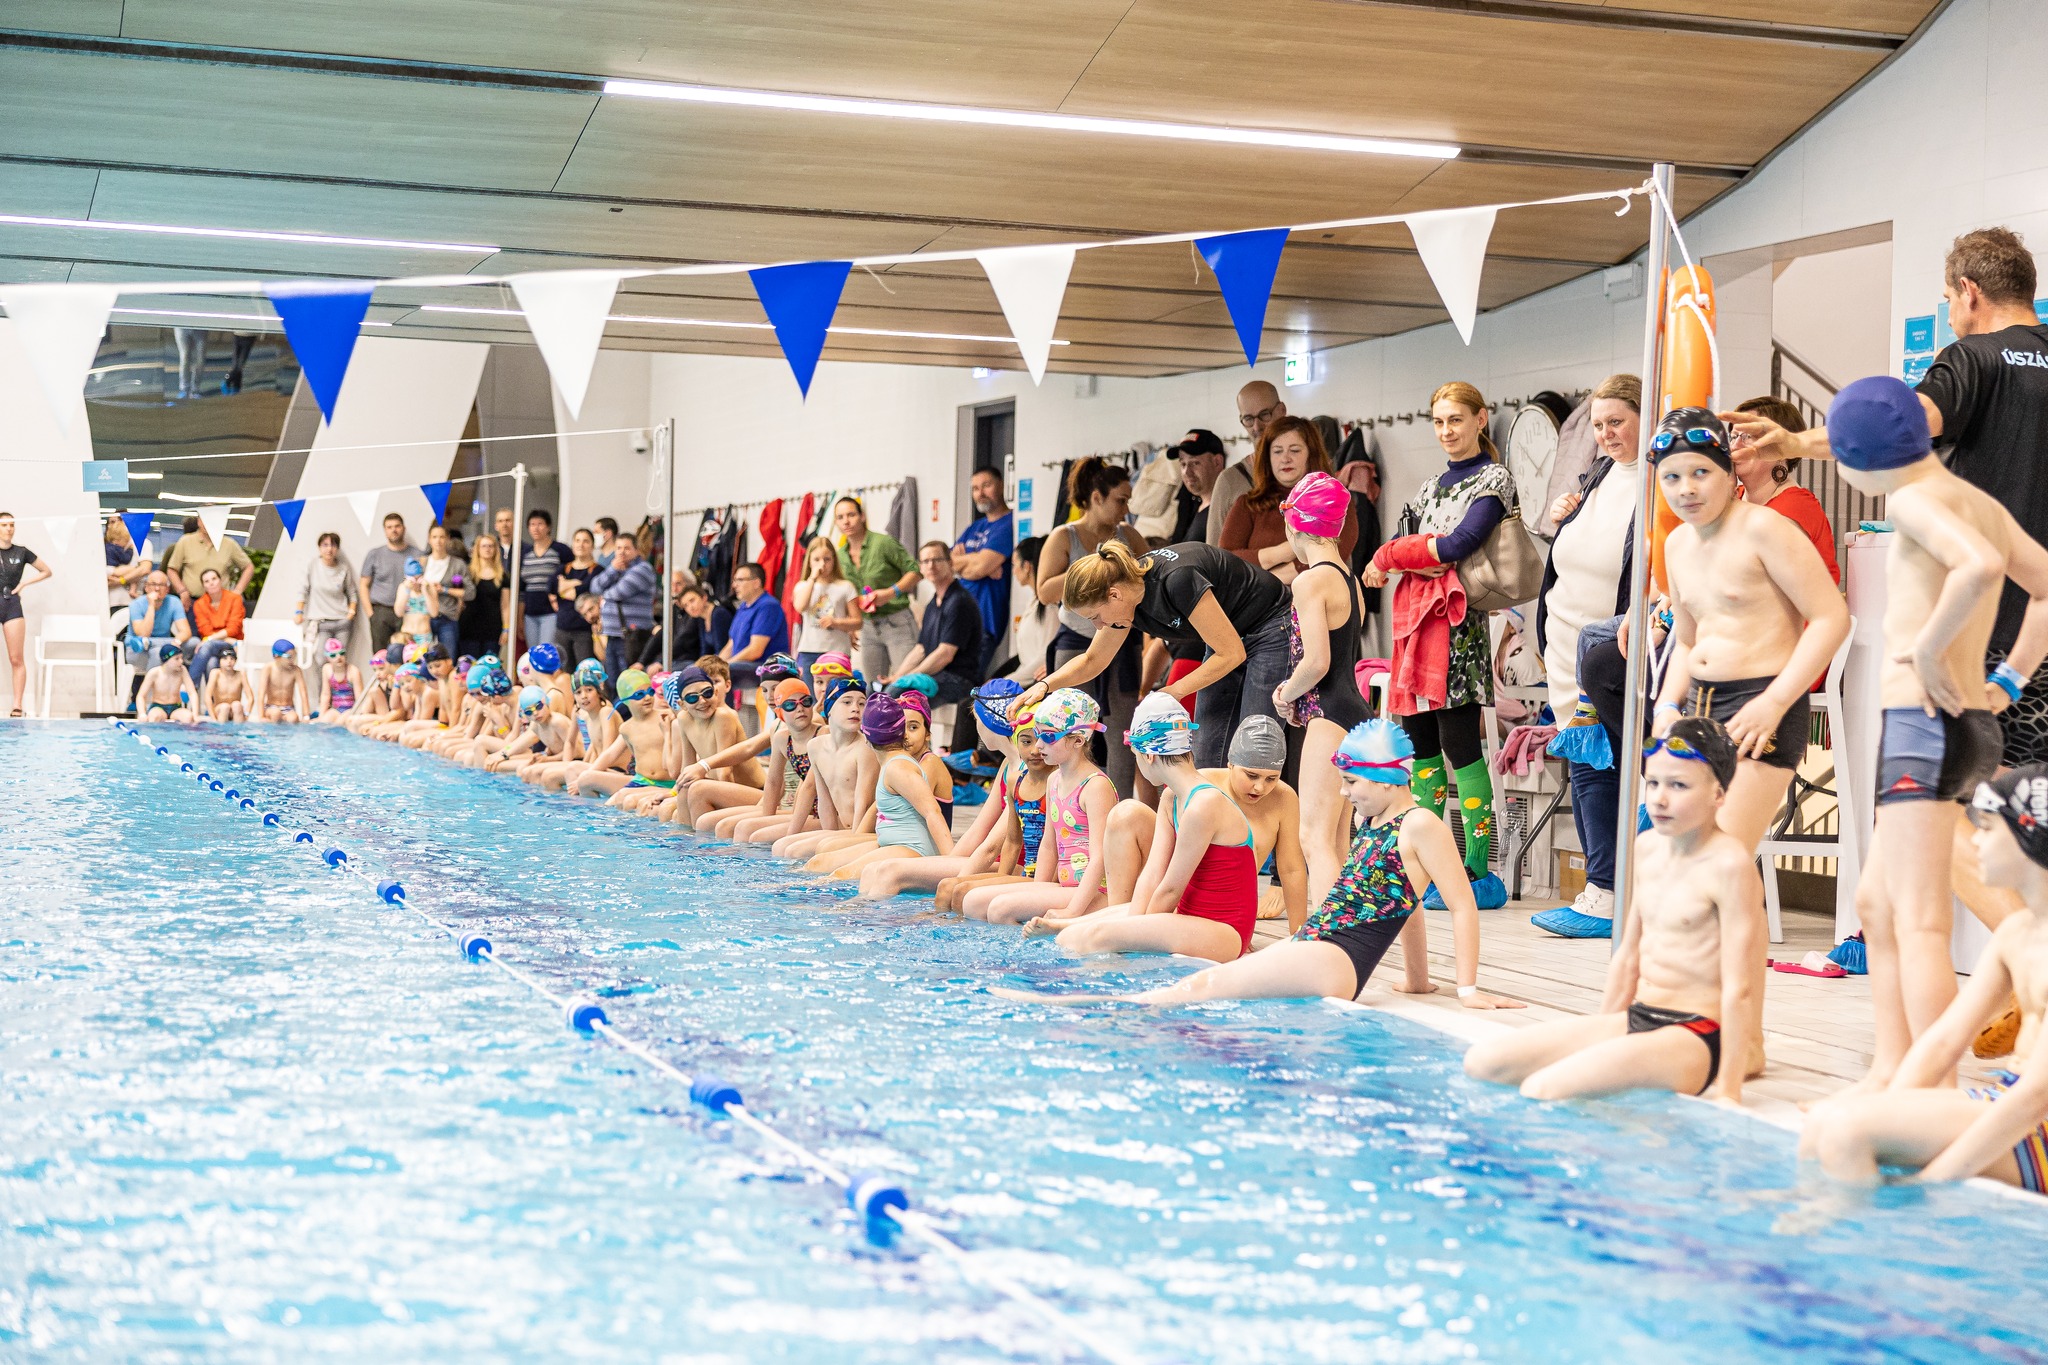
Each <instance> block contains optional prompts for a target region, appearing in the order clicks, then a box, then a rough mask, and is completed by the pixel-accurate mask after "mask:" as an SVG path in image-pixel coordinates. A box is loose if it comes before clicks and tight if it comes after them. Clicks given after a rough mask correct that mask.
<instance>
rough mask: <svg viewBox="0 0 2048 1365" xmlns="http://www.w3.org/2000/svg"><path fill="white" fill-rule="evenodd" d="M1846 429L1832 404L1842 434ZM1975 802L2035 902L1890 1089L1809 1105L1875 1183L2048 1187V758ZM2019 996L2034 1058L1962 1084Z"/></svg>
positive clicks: (1994, 857) (1804, 1149)
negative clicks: (1889, 1174)
mask: <svg viewBox="0 0 2048 1365" xmlns="http://www.w3.org/2000/svg"><path fill="white" fill-rule="evenodd" d="M1846 391H1847V390H1844V392H1846ZM1835 430H1836V427H1835V422H1834V419H1833V415H1832V414H1830V418H1829V422H1828V433H1829V435H1830V437H1831V438H1832V437H1833V436H1834V433H1835ZM1979 658H1981V656H1979ZM1974 661H1975V660H1973V662H1974ZM1971 804H1972V810H1971V814H1972V816H1973V817H1974V818H1975V820H1976V821H1977V822H1978V829H1977V831H1976V835H1975V838H1974V840H1973V843H1974V845H1975V847H1974V849H1973V852H1974V854H1975V856H1976V858H1977V860H1978V870H1979V872H1980V873H1981V874H1982V876H1983V878H1984V881H1985V883H1986V884H1987V885H1990V886H1995V887H2000V888H2003V889H2006V890H2010V891H2015V892H2018V893H2019V897H2020V900H2021V902H2022V904H2023V905H2024V907H2025V908H2023V909H2021V910H2017V911H2014V912H2013V913H2012V914H2010V915H2007V916H2006V917H2005V919H2004V920H2003V921H2002V922H2001V923H2000V924H1999V926H1998V928H1997V930H1996V931H1995V932H1994V933H1993V934H1992V936H1991V943H1990V946H1988V947H1987V948H1985V950H1984V955H1983V956H1982V957H1981V958H1979V959H1978V962H1977V969H1976V971H1974V972H1973V973H1971V975H1970V980H1969V984H1968V985H1966V986H1964V987H1963V991H1962V994H1960V995H1958V996H1957V997H1956V998H1955V1000H1954V1001H1953V1002H1951V1003H1950V1005H1949V1007H1948V1008H1947V1009H1946V1010H1943V1011H1942V1014H1941V1017H1940V1018H1939V1019H1937V1020H1935V1021H1934V1023H1933V1024H1931V1025H1929V1026H1928V1027H1927V1028H1925V1029H1923V1030H1921V1032H1920V1035H1919V1036H1918V1037H1917V1038H1915V1039H1914V1040H1913V1047H1912V1050H1911V1051H1909V1052H1908V1053H1907V1054H1906V1058H1905V1060H1904V1061H1903V1062H1901V1063H1900V1064H1899V1066H1898V1068H1897V1070H1896V1071H1895V1073H1894V1074H1893V1076H1892V1078H1891V1080H1890V1082H1889V1083H1888V1084H1887V1085H1886V1086H1885V1087H1884V1088H1883V1089H1881V1090H1877V1091H1866V1092H1863V1093H1849V1094H1842V1095H1837V1096H1835V1097H1834V1098H1833V1099H1828V1100H1823V1101H1821V1102H1820V1103H1819V1104H1817V1105H1815V1106H1814V1107H1813V1109H1812V1110H1810V1111H1809V1112H1808V1113H1807V1116H1806V1128H1805V1132H1804V1133H1803V1134H1802V1136H1801V1138H1800V1142H1799V1154H1800V1155H1801V1156H1802V1157H1806V1158H1809V1159H1817V1160H1818V1161H1819V1162H1820V1164H1821V1167H1822V1169H1824V1170H1825V1171H1826V1172H1827V1173H1828V1174H1829V1175H1831V1176H1833V1177H1834V1178H1835V1179H1837V1180H1843V1181H1847V1182H1849V1183H1851V1184H1856V1185H1874V1184H1876V1183H1877V1180H1878V1167H1880V1166H1917V1167H1919V1168H1920V1169H1919V1174H1918V1175H1917V1176H1915V1177H1913V1178H1914V1179H1915V1180H1918V1181H1936V1180H1965V1179H1968V1178H1969V1177H1970V1176H1973V1175H1982V1176H1989V1177H1990V1178H1991V1179H1993V1180H2002V1181H2004V1182H2005V1183H2006V1184H2008V1185H2017V1186H2019V1187H2020V1188H2022V1189H2025V1190H2030V1191H2032V1192H2033V1193H2035V1194H2048V1029H2044V1028H2043V1027H2042V1020H2043V1016H2044V1015H2048V764H2041V763H2030V764H2027V765H2026V766H2025V767H2022V768H2018V769H2014V770H2013V771H2010V772H2005V773H2001V774H1999V775H1998V776H1997V777H1994V778H1993V779H1991V780H1990V781H1989V782H1985V783H1981V784H1979V785H1978V787H1977V790H1976V795H1975V799H1974V800H1973V801H1972V803H1971ZM2015 997H2016V998H2017V999H2018V1001H2019V1009H2020V1030H2019V1040H2018V1044H2017V1046H2016V1047H2015V1049H2014V1055H2015V1057H2016V1058H2024V1059H2025V1061H2024V1063H2023V1066H2024V1069H2023V1070H2019V1071H2006V1072H2002V1073H2000V1075H1999V1077H1998V1079H1997V1082H1996V1083H1995V1084H1994V1085H1991V1086H1986V1087H1979V1088H1974V1089H1968V1090H1958V1089H1956V1088H1955V1086H1954V1084H1953V1081H1954V1077H1955V1073H1956V1063H1957V1062H1958V1061H1959V1060H1960V1059H1961V1058H1962V1056H1963V1053H1964V1052H1965V1051H1966V1050H1967V1049H1968V1048H1969V1046H1970V1040H1971V1039H1972V1038H1973V1037H1975V1036H1976V1034H1977V1030H1978V1029H1980V1028H1982V1027H1983V1026H1984V1024H1985V1023H1986V1022H1987V1021H1989V1020H1991V1019H1993V1018H1995V1017H1996V1016H1997V1015H1998V1014H1999V1013H2000V1012H2001V1011H2003V1010H2004V1008H2005V1005H2006V1001H2007V1000H2008V999H2011V998H2015Z"/></svg>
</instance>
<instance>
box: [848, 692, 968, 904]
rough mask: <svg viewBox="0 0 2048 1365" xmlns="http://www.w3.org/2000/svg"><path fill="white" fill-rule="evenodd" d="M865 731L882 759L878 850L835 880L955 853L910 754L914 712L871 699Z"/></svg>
mask: <svg viewBox="0 0 2048 1365" xmlns="http://www.w3.org/2000/svg"><path fill="white" fill-rule="evenodd" d="M860 730H861V734H862V735H863V736H865V737H866V739H867V742H868V743H869V744H870V745H872V746H874V750H875V753H876V755H877V757H878V758H879V759H880V760H881V764H880V766H879V767H878V768H877V769H876V771H875V804H874V806H873V808H872V812H871V815H870V822H871V824H872V827H873V829H874V834H875V846H874V847H873V848H871V849H867V850H865V851H864V852H862V853H860V854H859V855H858V856H857V857H855V858H854V859H853V860H852V861H850V862H847V863H844V864H842V865H841V866H839V867H837V868H835V869H834V870H833V871H832V873H831V876H832V878H833V879H834V880H835V881H839V880H846V879H849V878H854V877H858V876H859V875H860V874H861V870H862V869H863V868H865V867H867V866H868V865H869V864H870V863H874V862H879V861H882V860H884V859H888V858H917V857H925V856H929V855H931V854H934V853H951V852H952V851H953V831H952V830H951V829H949V828H947V825H946V820H945V817H944V815H943V814H941V812H940V810H939V802H938V798H937V797H936V796H934V795H933V794H932V784H931V779H930V778H928V777H926V776H925V772H924V769H923V767H921V766H920V765H919V763H918V760H917V759H916V757H914V756H913V755H912V753H911V751H910V749H911V740H910V719H909V708H908V707H906V706H904V705H903V704H902V703H901V702H899V701H897V699H896V698H894V697H889V696H881V697H871V698H869V699H868V704H867V706H866V707H865V708H864V709H863V710H862V711H861V717H860Z"/></svg>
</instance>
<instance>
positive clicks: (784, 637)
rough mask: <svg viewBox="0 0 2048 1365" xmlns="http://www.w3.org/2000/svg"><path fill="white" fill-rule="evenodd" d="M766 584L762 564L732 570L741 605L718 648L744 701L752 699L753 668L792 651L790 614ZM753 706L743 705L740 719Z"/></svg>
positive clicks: (734, 692)
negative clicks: (787, 614)
mask: <svg viewBox="0 0 2048 1365" xmlns="http://www.w3.org/2000/svg"><path fill="white" fill-rule="evenodd" d="M767 588H768V583H767V578H766V577H765V575H763V574H762V572H761V566H760V565H759V564H742V565H740V566H739V567H738V568H736V569H734V570H733V571H732V591H733V596H734V597H735V598H736V599H738V602H739V605H738V606H737V607H736V608H734V610H733V614H732V628H731V633H730V636H729V638H728V639H727V640H726V642H725V647H724V648H723V649H721V650H719V651H718V652H719V653H720V654H721V655H722V656H724V658H725V661H726V662H727V663H729V664H731V665H732V690H733V694H734V696H735V697H736V698H738V699H739V700H740V701H741V702H742V703H746V702H751V701H752V700H753V692H754V682H755V679H754V670H755V669H756V668H757V667H759V666H760V664H761V663H762V662H763V661H764V660H766V659H768V658H770V657H772V656H773V655H777V654H787V653H789V617H788V616H786V615H785V614H784V613H783V610H782V603H781V602H780V601H778V600H776V598H774V597H773V596H771V595H770V594H769V593H768V590H767ZM753 710H754V708H753V707H751V706H748V705H741V706H740V707H739V712H740V716H741V719H742V720H745V719H747V718H748V717H750V716H751V715H752V714H753Z"/></svg>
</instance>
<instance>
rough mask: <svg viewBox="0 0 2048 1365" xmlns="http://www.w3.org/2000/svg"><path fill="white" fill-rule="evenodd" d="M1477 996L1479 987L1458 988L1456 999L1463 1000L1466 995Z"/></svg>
mask: <svg viewBox="0 0 2048 1365" xmlns="http://www.w3.org/2000/svg"><path fill="white" fill-rule="evenodd" d="M1477 994H1479V987H1477V986H1460V987H1458V998H1459V999H1460V1000H1463V999H1464V998H1465V997H1466V996H1468V995H1477Z"/></svg>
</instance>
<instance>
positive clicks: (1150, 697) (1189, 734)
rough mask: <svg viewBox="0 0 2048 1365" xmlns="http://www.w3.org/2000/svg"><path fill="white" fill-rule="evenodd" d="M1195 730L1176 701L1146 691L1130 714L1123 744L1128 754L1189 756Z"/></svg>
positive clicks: (1165, 695) (1161, 693)
mask: <svg viewBox="0 0 2048 1365" xmlns="http://www.w3.org/2000/svg"><path fill="white" fill-rule="evenodd" d="M1198 728H1200V727H1198V726H1197V725H1196V724H1195V723H1194V722H1193V721H1192V720H1190V719H1188V709H1187V708H1186V707H1185V706H1182V705H1181V704H1180V702H1179V701H1178V700H1176V699H1175V698H1173V697H1172V696H1169V695H1168V694H1167V693H1165V692H1147V693H1146V694H1145V699H1144V700H1143V701H1141V702H1139V703H1138V707H1137V709H1136V710H1135V711H1133V712H1132V713H1131V728H1130V729H1128V730H1126V731H1124V743H1126V744H1128V745H1130V746H1131V750H1132V752H1134V753H1140V754H1147V755H1150V756H1151V757H1154V758H1165V757H1170V756H1172V755H1174V754H1185V753H1190V752H1192V751H1193V749H1194V747H1195V731H1196V730H1197V729H1198Z"/></svg>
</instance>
